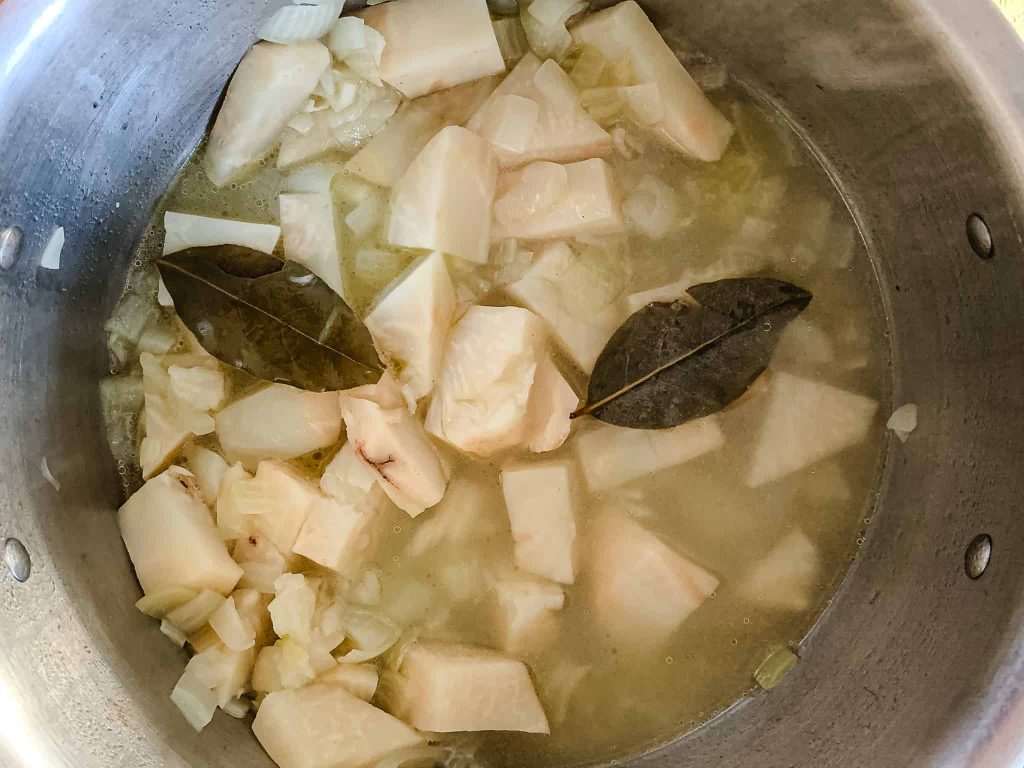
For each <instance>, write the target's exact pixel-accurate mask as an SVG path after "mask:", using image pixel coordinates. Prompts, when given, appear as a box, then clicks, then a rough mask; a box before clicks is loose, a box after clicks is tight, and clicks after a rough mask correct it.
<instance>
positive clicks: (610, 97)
mask: <svg viewBox="0 0 1024 768" xmlns="http://www.w3.org/2000/svg"><path fill="white" fill-rule="evenodd" d="M580 104H582V105H583V108H584V109H586V110H587V112H588V113H589V114H590V116H591V117H592V118H594V121H595V122H596V123H597V124H598V125H601V126H603V127H606V128H607V127H608V126H610V125H612V124H613V123H615V122H616V121H617V120H619V119H620V118H621V117H622V113H623V110H625V104H623V102H622V94H621V93H620V89H618V88H610V87H605V88H587V89H585V90H582V91H580Z"/></svg>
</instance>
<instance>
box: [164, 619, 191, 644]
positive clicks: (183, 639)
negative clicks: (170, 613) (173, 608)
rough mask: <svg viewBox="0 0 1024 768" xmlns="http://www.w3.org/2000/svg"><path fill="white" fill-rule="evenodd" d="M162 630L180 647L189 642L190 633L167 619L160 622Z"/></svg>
mask: <svg viewBox="0 0 1024 768" xmlns="http://www.w3.org/2000/svg"><path fill="white" fill-rule="evenodd" d="M160 631H161V632H163V633H164V634H165V635H166V636H167V637H168V638H169V639H170V641H171V642H172V643H174V644H175V645H176V646H178V647H179V648H184V647H185V643H187V642H188V635H186V634H185V633H184V632H182V631H181V630H180V629H178V628H177V627H176V626H174V625H173V624H171V622H169V621H168V620H167V619H164V620H163V621H161V622H160Z"/></svg>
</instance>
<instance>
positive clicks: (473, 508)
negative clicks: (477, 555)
mask: <svg viewBox="0 0 1024 768" xmlns="http://www.w3.org/2000/svg"><path fill="white" fill-rule="evenodd" d="M499 503H500V499H499V495H498V489H497V488H493V487H491V486H490V485H489V484H486V483H484V482H483V481H482V480H480V479H478V478H473V477H466V476H465V475H457V476H456V477H455V478H454V479H453V480H452V482H451V484H450V485H449V486H448V490H447V491H446V492H445V494H444V498H443V499H441V502H440V503H439V504H438V505H437V506H436V507H435V508H434V509H433V510H431V512H430V514H429V515H427V516H426V517H425V518H423V519H422V520H419V521H417V523H416V527H415V528H414V529H413V532H412V536H411V537H410V538H409V543H408V544H407V545H406V547H405V553H404V554H405V556H407V557H421V556H423V555H425V554H427V553H430V552H432V551H434V550H435V549H438V548H441V547H450V548H454V547H459V548H466V549H471V545H472V543H473V542H476V541H479V540H481V539H485V538H487V537H489V536H493V535H494V534H496V533H499V531H500V530H502V529H504V520H501V521H500V523H501V525H500V527H499V520H498V519H497V515H494V516H491V515H487V514H482V513H481V510H489V509H494V508H495V507H496V506H497V504H499Z"/></svg>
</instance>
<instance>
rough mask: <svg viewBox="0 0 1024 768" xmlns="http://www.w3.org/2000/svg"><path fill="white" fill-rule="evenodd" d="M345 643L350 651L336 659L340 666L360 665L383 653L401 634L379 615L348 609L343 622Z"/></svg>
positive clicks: (393, 625) (394, 626)
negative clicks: (348, 645)
mask: <svg viewBox="0 0 1024 768" xmlns="http://www.w3.org/2000/svg"><path fill="white" fill-rule="evenodd" d="M344 628H345V634H346V635H347V636H348V640H347V641H346V642H347V643H348V644H350V645H351V646H352V650H350V651H348V652H347V653H345V654H343V655H342V656H339V657H337V658H338V661H339V662H341V663H342V664H361V663H363V662H365V661H370V660H371V659H375V658H377V657H378V656H380V655H381V654H383V653H385V652H386V651H387V650H388V649H389V648H390V647H391V646H392V645H394V644H395V642H396V641H397V640H398V637H399V635H400V634H401V632H400V630H399V629H398V627H397V626H396V625H395V624H393V623H392V622H391V621H390V620H389V619H387V618H385V617H384V616H381V615H380V614H376V613H370V612H369V611H361V610H358V609H354V608H353V609H349V610H348V611H346V612H345V620H344Z"/></svg>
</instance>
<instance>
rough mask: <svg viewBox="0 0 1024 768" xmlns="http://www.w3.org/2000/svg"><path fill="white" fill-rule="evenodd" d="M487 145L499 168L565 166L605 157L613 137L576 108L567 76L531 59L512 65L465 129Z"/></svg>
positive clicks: (577, 99) (577, 102)
mask: <svg viewBox="0 0 1024 768" xmlns="http://www.w3.org/2000/svg"><path fill="white" fill-rule="evenodd" d="M466 127H467V128H469V129H470V130H471V131H475V132H477V133H479V134H480V135H481V136H482V137H483V138H484V139H486V140H487V141H488V142H490V144H491V146H493V147H494V151H495V153H496V154H497V156H498V162H499V163H500V164H501V165H502V167H515V166H518V165H522V164H523V163H529V162H532V161H534V160H550V161H552V162H556V163H570V162H573V161H576V160H586V159H588V158H591V157H599V156H603V155H607V154H609V153H610V152H611V151H612V137H611V136H610V135H609V134H608V132H607V131H606V130H604V128H602V127H601V126H599V125H598V124H597V123H596V122H594V120H593V118H592V117H590V115H589V114H588V113H587V111H586V110H585V109H584V108H583V106H582V104H580V94H579V91H577V90H576V86H575V85H574V84H573V82H572V80H570V79H569V76H568V75H567V74H565V72H564V71H563V70H562V68H561V67H560V66H558V64H557V63H556V62H555V61H553V60H551V59H548V60H547V61H545V62H544V63H543V64H542V63H541V61H540V59H538V58H537V57H536V56H534V55H533V54H532V53H529V54H527V55H526V56H524V57H523V59H522V60H521V61H520V62H519V63H518V64H517V65H516V68H515V69H513V70H512V72H511V73H510V74H509V76H508V77H506V78H505V79H504V80H503V81H502V82H501V85H499V86H498V87H497V88H495V89H494V93H493V94H491V96H490V98H488V99H487V101H485V102H484V104H483V106H481V107H480V109H479V110H478V111H477V112H476V114H475V115H473V117H472V118H471V119H470V121H469V123H468V124H467V126H466Z"/></svg>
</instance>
